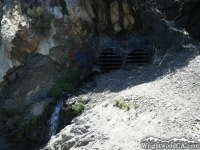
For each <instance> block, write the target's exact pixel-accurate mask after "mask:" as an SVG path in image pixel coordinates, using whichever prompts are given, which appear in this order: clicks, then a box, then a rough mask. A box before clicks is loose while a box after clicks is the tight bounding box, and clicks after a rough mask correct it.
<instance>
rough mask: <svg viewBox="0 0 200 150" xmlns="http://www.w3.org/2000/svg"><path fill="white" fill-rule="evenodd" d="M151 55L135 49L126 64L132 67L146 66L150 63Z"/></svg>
mask: <svg viewBox="0 0 200 150" xmlns="http://www.w3.org/2000/svg"><path fill="white" fill-rule="evenodd" d="M150 61H151V59H150V55H149V53H147V52H146V51H145V50H142V49H135V50H133V51H131V52H130V53H129V54H128V55H127V57H126V64H131V65H146V64H148V63H150Z"/></svg>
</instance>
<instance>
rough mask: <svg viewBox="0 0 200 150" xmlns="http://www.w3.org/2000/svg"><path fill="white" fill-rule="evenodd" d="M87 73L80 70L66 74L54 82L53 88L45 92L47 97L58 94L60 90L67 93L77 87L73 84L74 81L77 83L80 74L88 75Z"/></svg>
mask: <svg viewBox="0 0 200 150" xmlns="http://www.w3.org/2000/svg"><path fill="white" fill-rule="evenodd" d="M89 75H90V74H89V72H88V71H80V72H75V73H72V74H68V75H66V76H65V77H64V78H62V79H61V80H60V81H59V82H57V83H56V84H55V88H54V89H53V90H52V91H51V92H49V93H48V94H47V97H49V98H51V97H56V96H59V95H60V94H61V93H62V91H66V92H69V93H71V92H74V91H75V90H76V89H77V87H75V86H74V83H77V82H78V81H79V80H80V76H84V77H88V76H89Z"/></svg>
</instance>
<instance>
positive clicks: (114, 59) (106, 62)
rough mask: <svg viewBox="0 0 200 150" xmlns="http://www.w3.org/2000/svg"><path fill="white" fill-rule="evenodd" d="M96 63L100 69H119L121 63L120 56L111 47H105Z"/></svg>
mask: <svg viewBox="0 0 200 150" xmlns="http://www.w3.org/2000/svg"><path fill="white" fill-rule="evenodd" d="M98 65H99V68H100V69H101V70H102V71H110V70H116V69H119V68H120V67H121V65H122V57H121V56H120V55H119V54H117V53H115V52H114V51H113V49H106V50H104V51H103V52H102V53H100V55H99V57H98Z"/></svg>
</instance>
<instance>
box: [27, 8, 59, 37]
mask: <svg viewBox="0 0 200 150" xmlns="http://www.w3.org/2000/svg"><path fill="white" fill-rule="evenodd" d="M27 14H28V15H29V16H30V17H32V19H33V20H32V23H33V27H34V28H35V30H36V32H37V33H44V32H45V31H46V30H47V29H49V28H50V24H51V22H52V21H53V20H54V19H55V15H54V14H51V13H49V12H48V10H47V8H46V7H44V6H37V7H36V6H34V7H33V8H32V9H30V8H29V9H28V10H27Z"/></svg>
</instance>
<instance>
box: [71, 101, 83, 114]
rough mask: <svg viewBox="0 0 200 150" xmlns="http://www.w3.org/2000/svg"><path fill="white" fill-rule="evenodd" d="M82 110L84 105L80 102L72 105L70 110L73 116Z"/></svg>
mask: <svg viewBox="0 0 200 150" xmlns="http://www.w3.org/2000/svg"><path fill="white" fill-rule="evenodd" d="M83 109H84V104H83V103H82V102H78V104H75V105H72V110H73V112H74V113H75V114H79V113H80V112H82V110H83Z"/></svg>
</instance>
